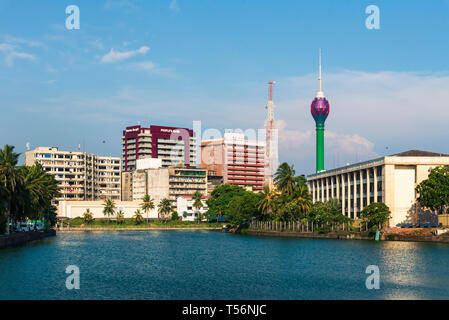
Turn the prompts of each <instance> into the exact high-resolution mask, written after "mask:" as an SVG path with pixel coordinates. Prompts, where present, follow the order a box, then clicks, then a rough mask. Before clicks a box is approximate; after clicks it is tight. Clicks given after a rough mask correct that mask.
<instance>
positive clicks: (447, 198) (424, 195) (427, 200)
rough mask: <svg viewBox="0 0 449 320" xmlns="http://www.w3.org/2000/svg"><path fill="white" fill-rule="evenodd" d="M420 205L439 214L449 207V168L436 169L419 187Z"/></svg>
mask: <svg viewBox="0 0 449 320" xmlns="http://www.w3.org/2000/svg"><path fill="white" fill-rule="evenodd" d="M416 192H417V194H418V199H417V200H418V203H419V204H420V205H421V206H423V207H426V208H429V209H431V210H436V211H438V213H440V214H441V213H444V212H445V211H446V208H448V207H449V166H440V167H435V168H433V169H431V170H430V172H429V177H428V178H427V179H426V180H423V181H422V182H421V183H420V184H419V185H418V186H417V187H416Z"/></svg>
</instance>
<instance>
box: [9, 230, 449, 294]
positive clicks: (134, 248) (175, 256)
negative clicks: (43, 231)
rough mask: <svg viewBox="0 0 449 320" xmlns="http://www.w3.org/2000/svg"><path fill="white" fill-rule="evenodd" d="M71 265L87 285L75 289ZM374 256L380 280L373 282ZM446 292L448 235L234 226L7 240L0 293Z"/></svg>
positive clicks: (447, 281) (77, 234)
mask: <svg viewBox="0 0 449 320" xmlns="http://www.w3.org/2000/svg"><path fill="white" fill-rule="evenodd" d="M68 265H76V266H78V267H79V269H80V289H79V290H68V289H67V288H66V285H65V282H66V278H67V276H68V274H66V273H65V270H66V267H67V266H68ZM368 265H377V266H378V267H379V270H380V289H379V290H368V289H367V288H366V286H365V280H366V278H367V277H368V275H367V274H365V270H366V267H367V266H368ZM412 298H416V299H432V298H433V299H435V298H436V299H448V298H449V245H448V244H438V243H414V242H388V241H385V242H380V243H376V242H374V241H357V240H353V241H350V240H308V239H283V238H266V237H252V236H237V235H232V234H224V233H221V232H216V231H193V230H186V231H179V230H176V231H151V232H145V231H118V232H79V233H59V234H58V235H57V236H56V237H53V238H47V239H44V240H41V241H36V242H33V243H30V244H27V245H25V246H21V247H16V248H9V249H3V250H0V299H412Z"/></svg>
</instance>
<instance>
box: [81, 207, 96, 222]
mask: <svg viewBox="0 0 449 320" xmlns="http://www.w3.org/2000/svg"><path fill="white" fill-rule="evenodd" d="M83 221H84V222H85V223H87V224H90V223H92V221H94V215H93V214H92V212H90V209H89V208H88V209H86V211H84V214H83Z"/></svg>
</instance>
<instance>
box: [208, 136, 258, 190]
mask: <svg viewBox="0 0 449 320" xmlns="http://www.w3.org/2000/svg"><path fill="white" fill-rule="evenodd" d="M201 167H202V168H204V169H207V170H209V171H213V172H214V173H215V175H217V176H222V177H223V183H231V184H235V185H238V186H241V187H244V188H250V189H252V190H254V191H260V190H262V188H263V185H264V180H265V179H264V178H265V170H264V167H265V141H251V140H247V139H245V137H244V135H243V134H240V133H225V134H224V138H222V139H211V140H202V141H201Z"/></svg>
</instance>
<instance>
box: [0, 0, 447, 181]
mask: <svg viewBox="0 0 449 320" xmlns="http://www.w3.org/2000/svg"><path fill="white" fill-rule="evenodd" d="M71 4H75V5H77V6H78V7H79V8H80V16H81V20H80V22H81V28H80V29H79V30H67V29H66V28H65V20H66V17H67V14H66V13H65V8H66V7H67V6H68V5H71ZM370 4H375V5H377V6H378V7H379V8H380V27H381V28H380V30H368V29H367V28H366V27H365V19H366V17H367V14H365V8H366V7H367V6H368V5H370ZM448 31H449V1H443V0H441V1H438V0H435V1H428V2H424V1H408V2H406V1H400V0H389V1H356V0H354V1H321V0H320V1H311V0H310V1H299V0H297V1H263V0H259V1H255V0H251V1H248V0H246V1H245V0H241V1H232V0H228V1H222V0H220V1H218V0H195V1H187V0H177V1H173V0H167V1H164V0H157V1H156V0H155V1H150V0H146V1H144V0H135V1H131V0H106V1H100V0H98V1H82V0H75V1H70V2H67V1H49V0H45V1H44V0H42V1H23V0H14V1H12V0H11V1H8V0H0V81H1V85H0V97H1V100H0V101H1V102H0V108H1V117H0V144H1V145H3V144H6V143H8V144H12V145H15V146H16V149H17V151H19V152H24V151H25V143H26V142H28V141H29V142H30V143H31V147H32V148H34V147H37V146H59V147H60V148H62V149H66V150H75V149H76V148H77V146H78V143H81V144H82V148H83V149H84V150H86V151H88V152H93V153H97V154H100V155H115V156H119V155H120V154H121V145H120V143H121V131H122V130H123V128H124V127H125V126H127V125H134V124H137V123H138V122H139V121H140V123H141V124H145V122H146V121H149V123H151V124H156V125H172V126H183V127H192V121H193V120H201V121H202V127H203V129H206V128H217V129H220V130H224V129H236V128H241V129H243V130H246V129H248V128H255V129H257V128H261V127H262V126H263V123H264V119H265V117H266V111H265V108H264V106H265V104H266V97H267V94H266V91H267V84H266V83H267V81H269V80H276V81H277V84H276V87H275V104H276V106H277V109H276V114H275V117H276V118H277V119H278V120H279V123H278V125H279V127H280V129H281V130H280V160H281V161H288V162H290V163H294V164H295V168H296V169H297V172H298V173H306V174H307V173H311V172H312V171H313V170H314V163H315V158H314V122H313V119H312V117H311V115H310V102H311V101H312V99H313V97H314V96H315V93H316V89H317V82H316V77H317V76H316V72H317V60H318V59H317V53H318V48H320V47H321V48H322V50H323V63H324V66H323V72H324V75H323V78H324V79H323V81H324V82H323V89H324V92H325V94H326V96H327V98H328V99H329V101H330V105H331V111H330V115H329V117H328V120H327V122H326V130H327V136H326V141H325V144H326V153H325V157H326V159H325V166H326V168H331V167H334V166H337V165H343V164H345V163H348V162H355V161H359V160H365V159H369V158H372V157H376V156H380V155H384V154H392V153H394V152H400V151H404V150H407V149H415V148H416V149H424V150H430V151H436V152H446V153H449V144H448V143H447V140H448V136H449V133H448V132H447V130H446V128H447V127H448V126H447V120H446V119H448V117H449V108H448V101H449V100H448V99H449V73H448V71H449V59H447V57H448V53H449V39H448V34H449V32H448ZM111 50H112V51H111ZM103 141H105V142H104V143H103Z"/></svg>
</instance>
